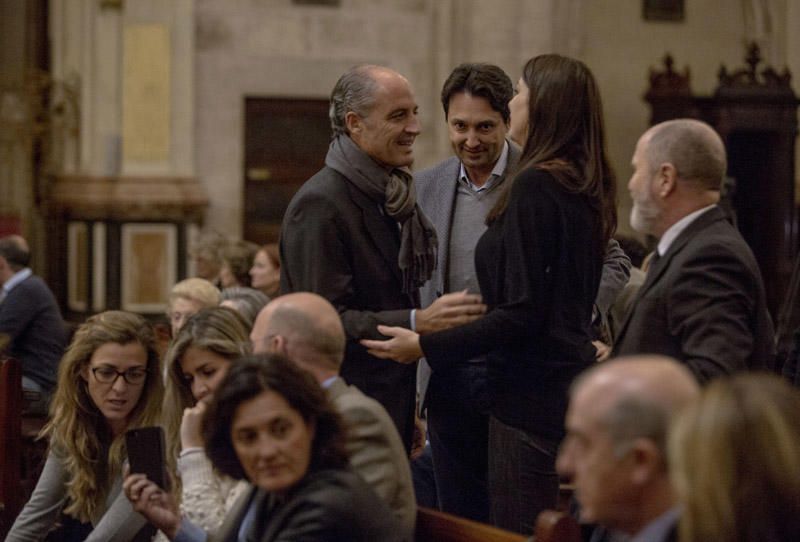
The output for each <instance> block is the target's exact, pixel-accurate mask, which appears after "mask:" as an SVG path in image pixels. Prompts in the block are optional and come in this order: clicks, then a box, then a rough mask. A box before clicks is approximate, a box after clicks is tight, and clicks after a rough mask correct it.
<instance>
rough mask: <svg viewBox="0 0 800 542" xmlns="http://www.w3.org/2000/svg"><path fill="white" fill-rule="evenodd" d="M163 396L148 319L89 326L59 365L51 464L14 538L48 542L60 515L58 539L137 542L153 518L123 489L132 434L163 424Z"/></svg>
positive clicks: (46, 432)
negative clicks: (127, 446) (134, 505)
mask: <svg viewBox="0 0 800 542" xmlns="http://www.w3.org/2000/svg"><path fill="white" fill-rule="evenodd" d="M162 400H163V385H162V379H161V370H160V367H159V358H158V354H157V352H156V348H155V339H154V336H153V332H152V330H151V328H150V326H149V325H148V323H147V322H146V321H145V320H144V318H142V317H141V316H138V315H136V314H131V313H127V312H122V311H108V312H104V313H101V314H98V315H95V316H92V317H91V318H89V319H88V320H87V321H86V323H84V324H83V325H81V326H80V328H78V330H77V332H76V333H75V338H74V339H73V341H72V344H70V346H69V348H68V349H67V352H66V354H65V355H64V358H63V359H62V360H61V364H60V365H59V370H58V383H57V386H56V391H55V395H54V396H53V401H52V404H51V406H50V413H51V414H50V421H49V422H48V423H47V425H45V427H44V429H43V430H42V436H43V437H45V438H47V439H48V440H49V453H48V456H47V461H46V462H45V465H44V469H43V471H42V474H41V476H40V478H39V482H38V483H37V484H36V488H35V489H34V490H33V495H32V496H31V498H30V500H29V501H28V503H27V504H26V505H25V507H24V508H23V510H22V512H21V513H20V515H19V516H18V517H17V519H16V521H15V522H14V525H13V526H12V527H11V530H10V531H9V533H8V536H7V537H6V542H36V541H40V540H44V539H45V536H47V535H48V533H49V531H50V530H51V529H52V528H53V527H54V526H55V525H56V524H57V523H58V522H59V519H62V527H61V530H59V531H56V532H54V533H52V534H50V536H51V537H52V539H53V540H59V541H64V542H69V541H71V540H87V541H90V542H94V541H96V542H127V541H129V540H134V539H135V536H136V535H137V533H138V532H139V531H140V529H142V527H146V523H147V522H146V520H145V519H144V518H143V517H142V516H140V515H139V514H137V513H136V512H134V511H133V509H132V507H131V505H130V503H129V502H128V500H127V499H126V498H125V495H124V494H122V492H121V488H122V466H123V463H124V462H125V459H126V451H125V431H127V430H128V429H131V428H136V427H143V426H148V425H156V424H158V422H159V418H160V413H161V405H162ZM62 514H63V516H62ZM147 528H148V529H149V527H147Z"/></svg>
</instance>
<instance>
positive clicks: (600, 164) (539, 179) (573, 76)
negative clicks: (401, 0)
mask: <svg viewBox="0 0 800 542" xmlns="http://www.w3.org/2000/svg"><path fill="white" fill-rule="evenodd" d="M509 107H510V109H511V127H510V135H511V138H512V139H514V140H515V141H517V142H518V143H520V144H522V145H523V154H522V158H521V160H520V169H519V170H518V173H517V174H516V176H515V177H514V179H513V182H512V183H510V186H508V187H507V189H506V190H507V191H506V193H505V194H504V195H503V197H501V199H500V201H499V202H498V204H497V206H496V207H495V208H494V209H493V210H492V211H491V212H490V213H489V216H488V217H487V223H488V224H489V228H488V230H487V231H486V233H485V234H484V235H483V237H482V238H481V239H480V241H479V242H478V245H477V247H476V255H475V266H476V272H477V275H478V280H479V283H480V287H481V292H482V294H483V296H484V301H485V302H486V303H487V305H488V306H489V312H488V313H487V314H486V316H485V317H483V318H482V319H480V320H478V321H476V322H473V323H470V324H466V325H464V326H460V327H456V328H453V329H449V330H446V331H441V332H438V333H433V334H430V335H425V336H422V337H420V336H419V335H417V334H416V333H414V332H412V331H409V330H405V329H402V328H391V327H383V326H379V328H378V329H379V331H380V332H381V333H384V334H385V335H387V336H391V337H393V338H392V339H391V340H389V341H385V342H382V341H362V342H363V343H364V345H365V346H367V347H368V348H370V349H371V351H372V353H373V354H375V355H377V356H380V357H386V358H392V359H396V360H398V361H401V362H406V363H410V362H413V361H415V360H416V359H417V358H419V357H420V356H425V358H426V359H427V361H428V363H429V364H430V366H431V367H432V368H433V370H434V371H436V370H444V369H445V367H444V366H443V365H442V363H443V362H444V361H445V360H452V359H459V358H461V359H464V360H467V359H470V358H472V357H474V356H476V355H479V354H483V353H487V354H488V357H487V364H488V371H489V386H490V392H491V398H492V406H491V414H492V418H491V422H490V436H489V440H490V442H489V486H490V487H489V492H490V501H491V507H492V517H493V521H494V522H495V523H496V524H497V525H499V526H501V527H504V528H507V529H512V530H515V531H518V532H530V531H531V529H532V528H533V523H534V521H535V519H536V516H537V515H538V513H539V511H541V510H542V509H544V508H551V507H554V506H555V504H556V499H557V495H558V477H557V475H556V472H555V455H556V449H557V447H558V444H559V442H560V440H561V438H562V437H563V426H564V413H565V411H566V406H567V390H568V388H569V385H570V382H571V381H572V380H573V378H574V377H575V376H576V375H577V374H578V373H579V372H580V371H582V370H583V369H584V368H586V367H587V366H589V365H591V364H592V363H593V362H594V357H595V349H594V348H593V346H592V343H591V339H592V335H591V332H590V322H591V315H592V305H593V302H594V299H595V296H596V294H597V289H598V286H599V283H600V274H601V269H602V265H603V254H604V249H605V247H606V244H607V243H608V240H609V238H610V237H611V235H612V233H613V232H614V229H615V227H616V208H615V201H614V199H615V180H614V175H613V173H612V171H611V168H610V167H609V165H608V162H607V160H606V156H605V141H604V129H603V118H602V107H601V104H600V96H599V91H598V89H597V85H596V83H595V81H594V78H593V76H592V74H591V72H590V71H589V70H588V68H587V67H586V66H585V65H584V64H582V63H581V62H579V61H577V60H573V59H570V58H565V57H561V56H558V55H542V56H538V57H535V58H532V59H531V60H529V61H528V62H527V63H526V64H525V67H524V69H523V74H522V77H521V78H520V80H519V82H518V88H517V94H516V95H515V97H514V98H513V99H512V100H511V102H510V104H509Z"/></svg>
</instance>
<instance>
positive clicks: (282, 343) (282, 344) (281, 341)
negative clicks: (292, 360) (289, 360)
mask: <svg viewBox="0 0 800 542" xmlns="http://www.w3.org/2000/svg"><path fill="white" fill-rule="evenodd" d="M268 348H269V351H270V352H272V353H274V354H280V355H282V356H284V357H289V350H288V347H287V342H286V337H284V336H283V335H273V336H272V337H270V339H269V346H268Z"/></svg>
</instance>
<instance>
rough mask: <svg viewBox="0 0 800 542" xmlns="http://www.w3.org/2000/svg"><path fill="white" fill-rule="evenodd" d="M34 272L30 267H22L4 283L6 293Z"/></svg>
mask: <svg viewBox="0 0 800 542" xmlns="http://www.w3.org/2000/svg"><path fill="white" fill-rule="evenodd" d="M32 274H33V271H31V269H30V267H26V268H24V269H20V270H19V271H17V272H16V273H14V274H13V275H11V278H10V279H8V280H7V281H5V282H4V283H3V291H4V292H5V293H8V292H10V291H11V290H12V289H13V288H14V287H15V286H16V285H17V284H19V283H20V282H22V281H23V280H25V279H27V278H28V277H30V276H31V275H32Z"/></svg>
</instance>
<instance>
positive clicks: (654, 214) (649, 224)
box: [631, 197, 660, 235]
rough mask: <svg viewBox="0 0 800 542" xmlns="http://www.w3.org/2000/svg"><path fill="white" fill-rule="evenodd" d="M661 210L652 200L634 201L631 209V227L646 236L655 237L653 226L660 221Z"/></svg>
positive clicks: (648, 198)
mask: <svg viewBox="0 0 800 542" xmlns="http://www.w3.org/2000/svg"><path fill="white" fill-rule="evenodd" d="M659 214H660V210H659V208H658V205H656V203H655V202H654V201H653V199H652V198H650V197H647V198H644V199H642V200H638V201H637V200H636V199H635V198H634V200H633V208H631V227H632V228H633V229H634V230H636V231H638V232H639V233H643V234H645V235H655V233H654V232H653V226H654V225H655V223H656V220H657V219H658V216H659Z"/></svg>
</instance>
